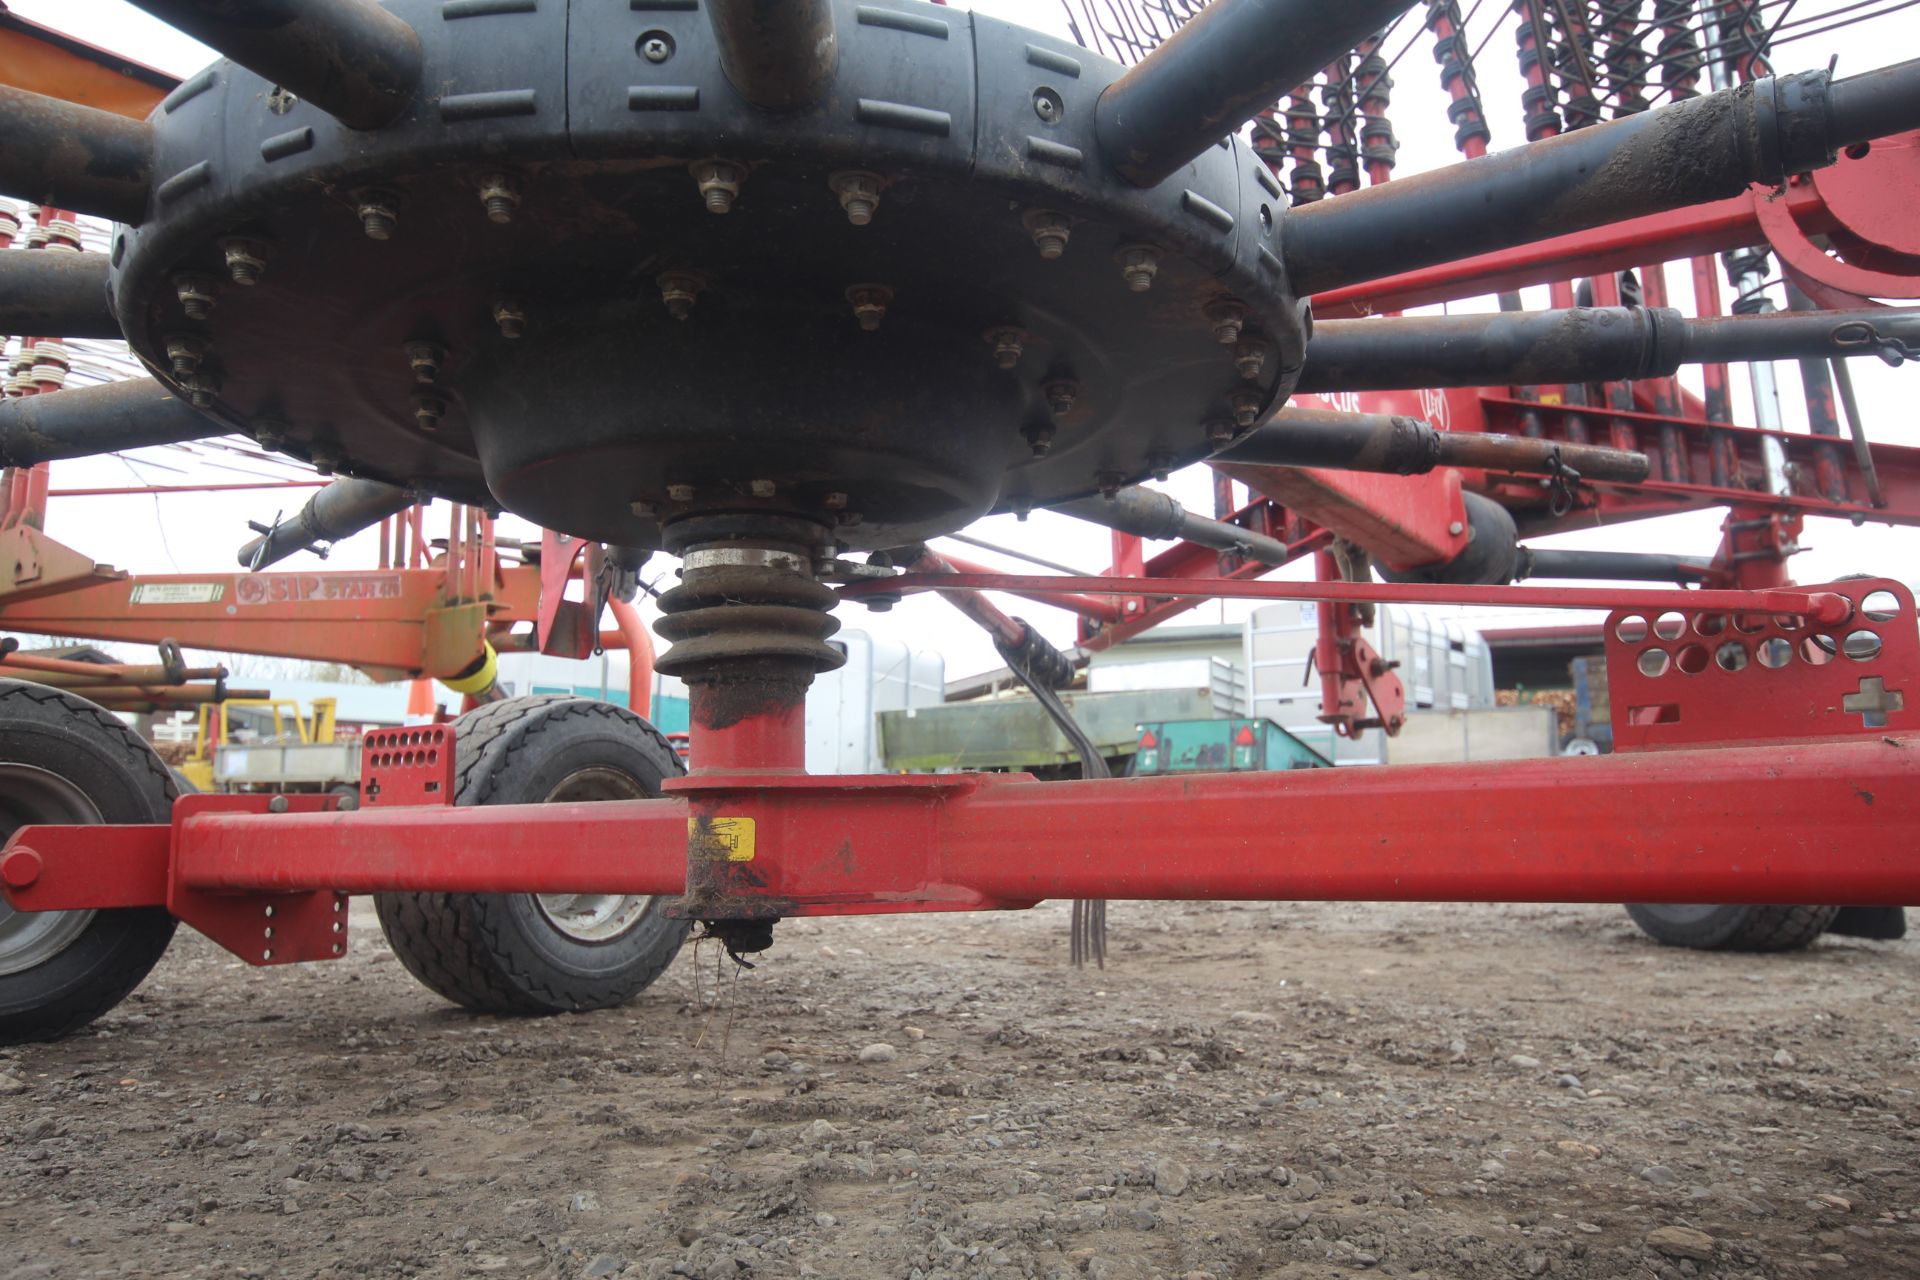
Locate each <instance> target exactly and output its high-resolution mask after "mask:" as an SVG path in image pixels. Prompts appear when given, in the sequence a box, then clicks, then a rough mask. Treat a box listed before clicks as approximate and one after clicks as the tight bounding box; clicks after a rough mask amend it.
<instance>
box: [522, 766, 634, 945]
mask: <svg viewBox="0 0 1920 1280" xmlns="http://www.w3.org/2000/svg"><path fill="white" fill-rule="evenodd" d="M650 796H651V793H650V792H649V791H648V790H647V789H646V788H645V787H643V786H641V785H640V783H639V781H638V780H637V779H635V778H633V777H632V776H631V775H629V774H625V773H622V772H620V771H619V770H618V769H607V768H600V767H595V768H591V769H580V770H577V771H576V772H573V773H570V774H568V775H567V776H566V777H564V778H562V779H561V780H560V782H559V783H558V784H557V785H556V786H555V787H554V788H553V790H551V791H549V792H548V793H547V796H546V800H545V803H547V804H593V803H596V802H598V801H602V800H645V799H648V798H650ZM533 901H534V904H535V905H536V906H538V907H539V908H540V914H541V915H542V916H543V917H545V919H546V922H547V923H548V924H549V925H551V926H553V928H554V930H555V932H557V933H560V934H562V935H563V936H565V937H567V938H571V939H572V940H573V941H575V942H585V943H596V942H611V941H612V940H613V939H615V938H617V937H619V936H620V935H621V934H623V933H625V932H626V931H627V930H629V929H631V928H633V927H634V926H635V925H636V924H638V923H640V917H641V916H643V915H645V914H646V913H647V908H648V907H650V906H652V905H653V898H652V897H651V896H650V895H649V896H636V895H633V894H620V893H536V894H534V895H533Z"/></svg>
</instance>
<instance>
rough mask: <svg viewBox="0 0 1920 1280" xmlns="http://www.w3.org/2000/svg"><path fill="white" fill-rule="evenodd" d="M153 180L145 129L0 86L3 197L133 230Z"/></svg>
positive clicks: (118, 117)
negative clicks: (91, 216) (125, 225)
mask: <svg viewBox="0 0 1920 1280" xmlns="http://www.w3.org/2000/svg"><path fill="white" fill-rule="evenodd" d="M152 177H153V130H151V129H149V128H148V127H147V126H146V125H145V124H144V123H143V122H141V121H139V120H129V119H127V118H126V117H125V116H121V115H115V114H114V113H113V112H111V111H97V110H95V109H94V108H92V107H83V106H80V105H79V104H77V103H72V102H62V101H61V100H60V99H58V98H49V97H47V96H45V95H44V94H38V93H28V92H27V91H26V90H24V89H15V88H11V87H9V86H6V85H0V192H5V193H6V194H7V195H10V196H16V197H18V198H20V199H22V200H31V201H33V202H34V203H35V204H42V205H52V206H53V207H55V208H59V209H73V210H76V211H77V212H80V213H91V214H94V215H96V216H98V217H102V218H111V219H113V220H114V221H115V222H125V223H129V224H131V223H137V222H139V221H140V219H141V218H142V217H144V216H145V214H146V211H147V188H148V186H149V185H150V183H151V181H152Z"/></svg>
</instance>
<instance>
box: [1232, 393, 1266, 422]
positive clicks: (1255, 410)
mask: <svg viewBox="0 0 1920 1280" xmlns="http://www.w3.org/2000/svg"><path fill="white" fill-rule="evenodd" d="M1227 407H1228V408H1230V409H1232V410H1233V421H1234V423H1235V425H1237V426H1242V427H1250V426H1252V425H1253V420H1254V419H1255V418H1257V417H1259V416H1260V397H1259V396H1258V395H1257V394H1255V393H1254V392H1252V391H1236V392H1234V393H1233V394H1232V395H1230V396H1228V397H1227Z"/></svg>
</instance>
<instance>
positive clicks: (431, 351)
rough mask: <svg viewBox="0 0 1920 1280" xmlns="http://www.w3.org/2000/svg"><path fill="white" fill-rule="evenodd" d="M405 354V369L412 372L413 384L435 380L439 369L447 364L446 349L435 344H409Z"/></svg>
mask: <svg viewBox="0 0 1920 1280" xmlns="http://www.w3.org/2000/svg"><path fill="white" fill-rule="evenodd" d="M406 353H407V367H408V368H410V369H412V370H413V380H414V381H415V382H433V381H435V380H437V379H438V378H439V376H440V367H441V366H442V365H444V364H445V363H446V362H447V349H446V348H445V347H443V346H441V345H440V344H439V343H437V342H409V343H407V344H406Z"/></svg>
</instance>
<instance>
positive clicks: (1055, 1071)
mask: <svg viewBox="0 0 1920 1280" xmlns="http://www.w3.org/2000/svg"><path fill="white" fill-rule="evenodd" d="M1065 933H1066V929H1065V909H1064V907H1063V906H1062V907H1053V906H1049V907H1046V908H1043V909H1041V910H1039V911H1036V912H1031V913H1027V914H1022V915H995V916H919V917H903V918H898V919H889V918H865V919H854V920H827V921H800V922H790V923H787V924H783V925H781V926H780V928H779V931H778V939H779V941H778V943H777V945H776V947H775V949H774V950H773V951H772V952H770V953H768V955H767V956H766V958H765V960H764V962H763V963H762V965H761V967H760V968H758V969H756V970H753V971H751V972H741V971H735V970H733V969H732V967H731V965H730V964H728V963H726V962H725V961H724V958H723V957H721V956H720V955H719V954H718V953H717V951H716V950H715V949H714V948H713V947H712V946H711V945H710V944H709V945H708V946H706V947H704V948H702V949H701V950H700V952H699V953H698V954H695V952H694V950H693V949H692V948H689V949H688V950H687V951H685V952H683V953H682V957H681V959H680V961H679V962H678V963H677V964H676V965H675V967H674V968H673V970H672V971H671V972H670V973H669V974H668V975H667V976H666V977H665V978H664V979H662V981H661V982H660V983H658V984H656V986H655V987H654V988H653V989H652V990H650V991H649V992H647V993H646V994H645V995H643V996H642V997H641V999H640V1000H639V1001H638V1002H636V1003H635V1004H634V1005H632V1006H630V1007H629V1008H626V1009H622V1010H619V1011H615V1012H610V1013H602V1014H592V1015H585V1016H579V1017H571V1018H564V1019H556V1020H548V1021H539V1022H526V1021H511V1020H502V1019H496V1018H484V1017H474V1016H471V1015H468V1014H465V1013H462V1012H459V1011H457V1010H454V1009H452V1008H450V1007H448V1006H446V1005H444V1004H441V1003H440V1002H439V1001H438V1000H437V999H436V998H435V997H433V996H431V995H430V994H429V993H428V992H426V991H425V990H424V989H422V988H420V987H418V986H416V985H415V984H414V983H413V982H412V980H411V979H410V978H408V977H407V975H406V973H405V972H404V971H403V970H402V969H401V967H400V966H399V964H398V963H396V962H395V961H394V959H393V958H392V956H391V955H390V954H389V953H388V952H387V951H386V948H385V946H384V944H383V943H382V942H381V939H380V935H379V930H378V928H377V926H375V925H374V923H373V920H372V916H371V912H370V911H366V910H364V909H363V908H361V907H360V904H356V913H355V916H354V927H353V943H354V947H353V950H352V952H351V954H350V955H349V957H348V958H347V959H346V960H344V961H341V962H338V963H334V964H330V965H313V966H305V967H296V968H289V969H275V970H266V971H261V970H253V969H248V968H246V967H245V966H243V965H241V964H239V963H237V962H236V961H234V960H232V959H231V958H229V957H228V956H226V955H225V954H224V953H222V952H220V951H218V950H217V949H215V948H214V947H213V946H212V945H211V944H208V943H206V942H205V941H203V940H202V939H200V938H198V937H196V936H189V935H188V934H186V933H185V932H184V931H183V932H182V934H181V936H180V938H179V939H178V940H177V941H176V942H175V944H174V948H173V950H172V952H171V954H170V955H169V956H168V958H167V959H166V961H165V962H163V964H162V965H161V967H160V968H159V969H158V970H157V971H156V972H155V974H154V975H153V977H152V978H151V979H150V980H149V981H148V982H147V984H146V986H145V987H144V988H143V989H142V990H141V991H140V992H138V993H137V994H136V995H135V996H134V997H133V998H132V999H131V1000H129V1001H128V1002H127V1003H126V1004H124V1005H122V1006H121V1008H120V1009H119V1010H118V1011H116V1012H115V1013H113V1014H111V1015H109V1016H108V1017H107V1018H106V1019H105V1020H103V1021H102V1022H101V1023H100V1024H98V1025H97V1027H96V1028H95V1029H94V1030H93V1031H91V1032H88V1033H83V1034H82V1035H81V1036H80V1037H79V1038H76V1039H73V1040H69V1041H67V1042H64V1043H61V1044H55V1045H43V1046H34V1047H28V1048H24V1049H19V1050H8V1051H0V1134H4V1135H5V1137H4V1143H3V1145H0V1223H3V1224H4V1236H0V1240H3V1241H4V1242H3V1243H0V1276H13V1277H18V1278H19V1280H27V1278H29V1277H41V1276H45V1277H68V1276H259V1277H274V1278H276V1280H278V1278H280V1277H344V1276H430V1277H456V1276H467V1275H479V1274H493V1275H504V1276H542V1277H565V1278H568V1280H571V1278H572V1277H600V1276H635V1277H655V1276H670V1275H682V1276H696V1277H705V1278H714V1277H729V1278H732V1277H777V1276H832V1277H869V1276H874V1277H893V1276H898V1277H911V1276H924V1277H935V1276H971V1275H975V1274H992V1275H1007V1276H1020V1275H1026V1276H1049V1277H1051V1276H1064V1277H1071V1276H1078V1275H1088V1276H1096V1277H1100V1276H1105V1277H1158V1276H1174V1277H1182V1276H1184V1277H1195V1276H1211V1277H1216V1278H1218V1280H1226V1278H1227V1277H1253V1276H1282V1277H1331V1276H1354V1275H1368V1274H1377V1275H1390V1276H1405V1277H1412V1276H1427V1277H1434V1278H1438V1277H1507V1276H1527V1277H1530V1276H1559V1277H1654V1276H1658V1277H1674V1276H1695V1275H1700V1276H1716V1277H1761V1276H1764V1277H1774V1276H1799V1275H1814V1274H1825V1273H1839V1272H1843V1271H1851V1272H1852V1273H1854V1274H1855V1275H1856V1276H1862V1277H1902V1276H1916V1275H1920V1160H1916V1149H1915V1134H1916V1133H1920V1128H1916V1126H1920V1107H1917V1106H1916V1094H1915V1089H1916V1088H1920V1020H1917V1019H1916V1013H1915V1010H1916V1007H1920V1001H1916V995H1917V994H1920V963H1917V961H1920V947H1916V946H1915V945H1911V944H1907V943H1861V942H1854V941H1848V940H1827V941H1823V942H1822V943H1821V944H1820V945H1819V946H1818V947H1816V948H1815V949H1814V950H1812V951H1811V952H1808V953H1806V954H1803V955H1790V956H1775V957H1739V956H1718V955H1697V954H1692V953H1685V952H1676V951H1670V950H1665V949H1661V948H1658V947H1655V946H1654V945H1652V944H1651V943H1649V942H1647V941H1645V940H1643V939H1642V938H1641V937H1640V935H1639V934H1638V933H1637V932H1636V931H1634V930H1633V928H1632V927H1631V925H1630V924H1629V923H1628V922H1627V921H1626V919H1625V916H1624V914H1623V913H1622V912H1620V911H1619V910H1618V909H1617V908H1600V907H1488V906H1344V905H1317V904H1298V905H1296V904H1272V905H1268V904H1258V905H1254V904H1234V905H1200V904H1194V905H1150V904H1116V905H1115V906H1114V908H1113V952H1112V958H1111V961H1110V965H1109V968H1108V969H1107V970H1106V971H1105V972H1098V971H1086V972H1074V971H1073V970H1071V969H1069V968H1068V967H1067V965H1066V963H1065V952H1066V939H1065Z"/></svg>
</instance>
